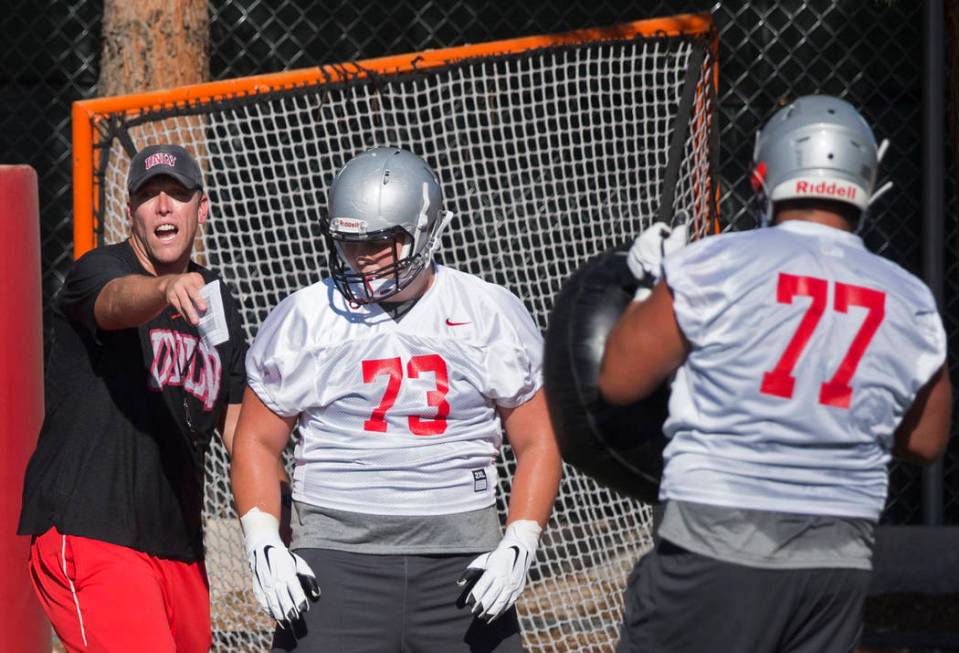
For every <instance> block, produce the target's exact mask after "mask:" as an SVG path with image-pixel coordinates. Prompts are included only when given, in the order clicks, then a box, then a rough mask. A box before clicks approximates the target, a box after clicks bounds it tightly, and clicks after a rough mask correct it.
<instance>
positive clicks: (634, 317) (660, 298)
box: [599, 281, 688, 405]
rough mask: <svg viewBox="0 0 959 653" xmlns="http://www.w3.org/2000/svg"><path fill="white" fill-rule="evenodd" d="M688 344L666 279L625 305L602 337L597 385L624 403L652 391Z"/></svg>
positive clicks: (607, 395)
mask: <svg viewBox="0 0 959 653" xmlns="http://www.w3.org/2000/svg"><path fill="white" fill-rule="evenodd" d="M687 353H688V344H687V342H686V339H685V337H684V336H683V333H682V331H681V330H680V328H679V324H678V323H677V322H676V316H675V314H674V313H673V296H672V293H671V292H670V290H669V287H668V286H667V285H666V283H664V282H662V281H660V282H659V283H658V284H656V287H655V288H654V289H653V292H652V294H651V295H650V296H649V298H648V299H646V300H645V301H642V302H633V303H632V304H630V305H629V307H628V308H627V309H626V311H625V312H624V313H623V315H622V317H620V318H619V321H618V322H617V323H616V325H615V326H614V327H613V330H612V331H611V332H610V334H609V339H608V340H607V341H606V349H605V351H604V352H603V362H602V365H601V367H600V372H599V389H600V392H602V394H603V397H605V399H606V401H608V402H609V403H611V404H615V405H625V404H629V403H632V402H634V401H637V400H639V399H642V398H643V397H646V396H648V395H649V394H650V393H652V392H653V391H654V390H655V389H656V388H657V387H659V385H660V384H661V383H662V382H663V381H665V380H666V379H667V378H668V377H669V375H670V374H672V373H673V372H675V371H676V369H677V368H678V367H679V366H680V365H682V363H683V361H684V360H686V355H687Z"/></svg>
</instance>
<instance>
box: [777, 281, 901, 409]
mask: <svg viewBox="0 0 959 653" xmlns="http://www.w3.org/2000/svg"><path fill="white" fill-rule="evenodd" d="M828 291H829V282H828V281H826V280H825V279H818V278H816V277H803V276H797V275H793V274H786V273H785V272H780V273H779V283H778V285H777V287H776V300H777V301H778V302H779V303H780V304H792V300H793V297H795V296H796V295H802V296H806V297H811V298H812V302H811V303H810V304H809V308H808V309H806V314H805V315H803V317H802V320H800V322H799V327H798V328H797V329H796V333H794V334H793V337H792V339H791V340H790V341H789V344H788V345H786V349H785V350H784V351H783V354H782V356H780V358H779V362H777V363H776V366H775V367H774V368H773V369H772V370H770V371H768V372H766V373H765V374H763V382H762V385H761V386H760V388H759V391H760V392H762V393H763V394H767V395H774V396H776V397H783V398H785V399H790V398H792V396H793V388H794V386H795V384H796V377H794V376H792V371H793V368H795V367H796V363H797V362H798V361H799V357H800V356H801V355H802V352H803V350H804V349H805V348H806V345H807V344H809V339H810V338H811V337H812V334H813V332H814V331H815V330H816V326H817V325H818V324H819V320H820V318H822V315H823V313H824V312H825V310H826V300H827V295H828ZM849 306H862V307H863V308H865V309H866V310H867V311H868V312H867V313H866V319H865V320H863V323H862V326H861V327H859V331H858V332H857V333H856V336H855V337H854V338H853V340H852V344H850V345H849V350H848V351H847V352H846V355H845V356H843V359H842V361H841V362H840V363H839V368H838V369H837V370H836V373H835V374H834V375H833V377H832V378H831V379H829V380H828V381H826V382H825V383H823V384H822V385H821V386H820V388H819V403H821V404H825V405H827V406H835V407H837V408H849V404H850V402H851V400H852V386H851V385H849V382H850V381H851V380H852V377H853V375H854V374H855V373H856V368H857V367H859V362H860V361H861V360H862V357H863V355H864V354H865V353H866V349H867V348H868V347H869V343H870V342H871V341H872V338H873V336H875V335H876V331H877V330H878V329H879V325H880V324H882V320H883V318H884V317H885V315H886V293H884V292H880V291H878V290H873V289H872V288H863V287H862V286H853V285H850V284H846V283H841V282H838V281H837V282H836V295H835V299H834V301H833V308H834V309H835V310H837V311H839V312H840V313H847V312H848V310H849Z"/></svg>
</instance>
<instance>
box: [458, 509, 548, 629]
mask: <svg viewBox="0 0 959 653" xmlns="http://www.w3.org/2000/svg"><path fill="white" fill-rule="evenodd" d="M541 532H542V529H541V528H540V526H539V524H537V523H536V522H535V521H532V520H529V519H524V520H520V521H515V522H513V523H512V524H510V525H509V526H508V527H507V528H506V534H505V535H504V536H503V539H502V540H501V541H500V543H499V545H498V546H497V547H496V548H495V549H493V550H492V551H490V552H489V553H484V554H483V555H481V556H479V557H478V558H476V559H475V560H473V562H471V563H470V564H469V566H468V567H467V568H466V572H465V573H464V574H463V576H462V577H460V579H459V580H458V581H457V584H458V585H460V586H461V587H462V586H465V585H466V584H467V583H468V582H469V581H470V580H472V579H473V578H477V580H476V584H475V585H474V586H473V589H472V590H471V591H470V592H469V595H468V598H467V599H466V605H467V607H470V608H471V609H472V612H473V614H474V615H476V616H477V617H479V618H480V619H483V620H485V621H486V622H487V623H492V622H493V621H495V620H496V619H498V618H499V617H500V615H502V614H503V613H504V612H506V611H507V610H508V609H509V608H510V606H512V605H513V604H514V603H516V599H518V598H519V595H520V593H521V592H522V591H523V587H524V586H525V585H526V574H527V573H528V572H529V566H530V565H531V564H532V563H533V558H534V557H535V556H536V546H537V544H538V543H539V534H540V533H541Z"/></svg>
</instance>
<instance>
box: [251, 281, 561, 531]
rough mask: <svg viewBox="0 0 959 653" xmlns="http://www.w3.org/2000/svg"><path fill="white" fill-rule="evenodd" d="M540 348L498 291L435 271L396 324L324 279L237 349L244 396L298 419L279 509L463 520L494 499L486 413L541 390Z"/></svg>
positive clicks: (527, 321) (493, 438)
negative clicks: (288, 494) (287, 500)
mask: <svg viewBox="0 0 959 653" xmlns="http://www.w3.org/2000/svg"><path fill="white" fill-rule="evenodd" d="M542 349H543V341H542V336H541V335H540V333H539V330H538V329H537V328H536V325H535V324H534V323H533V320H532V318H531V317H530V315H529V313H528V312H527V310H526V308H525V307H524V306H523V304H522V302H520V300H519V299H517V298H516V297H515V296H514V295H513V294H511V293H510V292H509V291H508V290H505V289H504V288H501V287H499V286H496V285H493V284H490V283H487V282H485V281H483V280H481V279H480V278H478V277H475V276H472V275H469V274H465V273H463V272H458V271H456V270H452V269H450V268H447V267H443V266H440V265H437V266H436V278H435V279H434V282H433V284H432V286H430V288H429V289H428V290H427V291H426V293H425V294H424V295H423V296H422V297H421V298H420V300H419V301H418V302H417V303H416V304H415V305H414V306H413V308H412V309H410V311H409V312H408V313H407V314H406V315H405V316H404V317H403V318H402V319H401V320H400V321H399V322H396V321H394V320H393V319H392V318H391V317H390V316H389V315H388V314H386V313H385V312H383V310H382V309H381V308H380V307H379V306H378V305H376V304H370V305H367V306H360V307H350V306H349V305H348V304H347V302H346V301H345V300H344V298H343V296H342V295H341V294H340V293H339V292H338V291H337V290H336V289H335V288H334V286H333V284H332V282H330V281H329V280H324V281H321V282H319V283H316V284H314V285H312V286H310V287H308V288H304V289H303V290H300V291H299V292H296V293H294V294H293V295H291V296H290V297H288V298H287V299H285V300H284V301H283V302H281V303H280V304H279V305H278V306H277V307H276V308H275V309H274V310H273V311H272V312H271V313H270V315H269V317H268V318H267V319H266V321H264V323H263V325H262V326H261V327H260V330H259V333H258V334H257V336H256V339H255V341H254V343H253V346H252V347H251V348H250V351H249V354H248V356H247V360H246V369H247V375H248V381H249V385H250V388H252V389H253V391H254V392H256V394H257V395H258V396H259V397H260V399H262V400H263V402H264V403H265V404H266V405H267V406H268V407H269V408H270V409H271V410H272V411H273V412H275V413H277V414H278V415H282V416H287V417H289V416H294V415H299V416H300V418H299V421H298V426H297V431H296V447H295V460H296V467H295V470H294V474H293V498H294V499H296V500H297V501H302V502H305V503H309V504H312V505H316V506H322V507H327V508H333V509H337V510H348V511H353V512H363V513H373V514H394V515H442V514H452V513H460V512H466V511H470V510H477V509H480V508H485V507H488V506H490V505H491V504H492V503H493V502H494V499H495V490H496V465H495V462H496V458H497V456H498V455H499V451H500V446H501V444H502V435H501V426H500V420H499V415H498V413H497V411H496V407H497V406H503V407H516V406H519V405H521V404H523V403H525V402H526V401H528V400H529V399H531V398H532V397H533V395H534V394H535V393H536V391H537V390H539V388H540V387H541V385H542Z"/></svg>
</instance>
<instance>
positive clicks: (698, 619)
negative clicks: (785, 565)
mask: <svg viewBox="0 0 959 653" xmlns="http://www.w3.org/2000/svg"><path fill="white" fill-rule="evenodd" d="M869 576H870V572H868V571H864V570H859V569H826V568H822V569H758V568H754V567H746V566H742V565H736V564H731V563H727V562H721V561H719V560H714V559H712V558H708V557H706V556H702V555H699V554H696V553H692V552H690V551H687V550H686V549H683V548H681V547H678V546H675V545H674V544H671V543H670V542H667V541H665V540H661V541H660V542H659V543H658V544H657V547H656V549H655V550H654V551H652V552H650V553H649V554H647V555H646V556H644V557H643V558H642V559H641V560H640V561H639V563H637V565H636V567H635V568H634V569H633V572H632V574H631V575H630V577H629V581H628V583H627V587H626V593H625V597H624V598H625V610H624V615H623V625H622V628H621V631H620V641H619V646H618V647H617V649H616V651H617V653H653V652H655V653H707V652H708V653H851V652H852V651H853V650H855V647H856V644H857V643H858V641H859V636H860V633H861V630H862V608H863V602H864V600H865V596H866V587H867V585H868V583H869Z"/></svg>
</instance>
